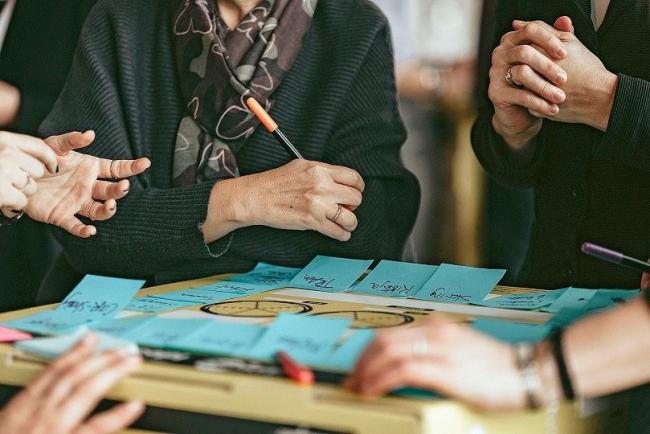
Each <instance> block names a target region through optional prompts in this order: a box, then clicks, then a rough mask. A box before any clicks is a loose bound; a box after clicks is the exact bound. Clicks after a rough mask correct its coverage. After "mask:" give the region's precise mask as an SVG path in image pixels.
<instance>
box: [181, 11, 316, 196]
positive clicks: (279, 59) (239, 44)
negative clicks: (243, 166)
mask: <svg viewBox="0 0 650 434" xmlns="http://www.w3.org/2000/svg"><path fill="white" fill-rule="evenodd" d="M216 1H217V0H182V1H181V4H180V7H179V9H178V12H177V13H176V15H175V16H174V23H173V28H174V35H175V51H176V66H177V69H178V75H179V80H180V87H181V92H182V95H183V98H184V100H185V101H186V102H187V115H186V116H185V117H184V118H183V119H182V120H181V123H180V125H179V127H178V134H177V137H176V148H175V153H174V168H173V177H174V185H176V186H182V185H191V184H196V183H200V182H203V181H206V180H210V179H223V178H233V177H237V176H239V169H238V167H237V159H236V158H235V155H236V153H237V152H238V151H239V150H240V149H241V148H242V146H243V145H244V144H245V142H246V139H247V138H248V137H250V135H251V134H252V133H253V131H255V129H256V128H257V126H258V124H259V122H258V121H257V119H256V118H255V116H253V115H252V114H251V113H250V112H249V110H248V108H247V107H246V104H245V100H246V98H248V97H249V96H253V97H255V98H256V99H257V100H258V101H259V102H260V104H262V106H263V107H265V108H266V109H267V110H268V109H270V107H271V99H270V98H271V95H272V94H273V92H274V91H275V90H276V89H277V88H278V86H279V85H280V82H281V81H282V77H283V76H284V74H285V73H286V72H287V71H288V70H289V69H290V68H291V65H292V64H293V62H294V60H295V58H296V57H297V56H298V52H299V51H300V49H301V47H302V40H303V38H304V36H305V34H306V33H307V31H308V30H309V27H310V25H311V20H312V17H313V15H314V10H315V8H316V4H317V2H318V0H261V1H260V2H259V4H258V5H257V6H256V7H255V8H254V9H253V10H252V11H251V12H250V13H249V14H248V15H247V16H246V17H244V19H243V20H242V21H241V22H240V23H239V25H238V26H237V28H236V29H234V30H233V31H230V29H228V27H227V26H226V24H225V22H224V21H223V19H222V18H221V16H220V14H219V8H218V7H217V6H216Z"/></svg>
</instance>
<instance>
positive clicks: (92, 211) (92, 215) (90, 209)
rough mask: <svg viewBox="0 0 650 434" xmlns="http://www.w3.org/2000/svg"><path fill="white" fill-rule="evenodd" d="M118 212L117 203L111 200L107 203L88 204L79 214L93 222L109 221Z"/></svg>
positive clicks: (94, 202)
mask: <svg viewBox="0 0 650 434" xmlns="http://www.w3.org/2000/svg"><path fill="white" fill-rule="evenodd" d="M116 212H117V203H116V202H115V200H114V199H109V200H107V201H106V202H104V203H102V202H96V201H92V202H87V203H86V204H85V205H84V206H83V207H82V208H81V211H80V212H79V215H82V216H84V217H88V218H89V219H91V220H93V221H95V220H96V221H104V220H108V219H110V218H111V217H113V216H114V215H115V213H116Z"/></svg>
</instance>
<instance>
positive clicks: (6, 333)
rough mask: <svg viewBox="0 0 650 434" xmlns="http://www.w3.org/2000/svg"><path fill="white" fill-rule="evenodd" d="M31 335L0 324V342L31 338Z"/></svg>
mask: <svg viewBox="0 0 650 434" xmlns="http://www.w3.org/2000/svg"><path fill="white" fill-rule="evenodd" d="M31 338H32V335H30V334H29V333H24V332H21V331H18V330H14V329H9V328H7V327H2V326H0V342H5V343H6V342H16V341H26V340H28V339H31Z"/></svg>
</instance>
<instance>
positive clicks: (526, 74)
mask: <svg viewBox="0 0 650 434" xmlns="http://www.w3.org/2000/svg"><path fill="white" fill-rule="evenodd" d="M511 73H512V78H513V80H514V81H515V82H516V83H519V84H521V85H522V86H524V87H525V88H526V89H528V90H530V91H532V92H534V93H536V94H537V95H539V96H541V97H542V98H544V99H545V100H546V101H548V102H550V103H554V104H562V103H563V102H564V101H565V100H566V94H565V93H564V91H562V89H560V88H558V87H555V86H553V85H552V84H551V83H549V82H548V81H546V80H545V79H544V78H543V77H541V76H540V75H539V74H538V73H537V72H535V71H534V70H533V68H531V67H530V66H528V65H515V66H513V67H512V68H511Z"/></svg>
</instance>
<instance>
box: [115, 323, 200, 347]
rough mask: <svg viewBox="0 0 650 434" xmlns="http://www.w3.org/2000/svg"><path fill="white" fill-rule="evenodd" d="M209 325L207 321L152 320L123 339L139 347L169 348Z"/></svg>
mask: <svg viewBox="0 0 650 434" xmlns="http://www.w3.org/2000/svg"><path fill="white" fill-rule="evenodd" d="M211 323H212V321H211V320H209V319H176V318H154V319H152V320H151V321H148V322H147V323H145V324H144V325H143V326H141V327H138V328H137V329H135V330H134V331H133V332H131V333H128V334H126V335H125V337H126V338H127V339H131V340H133V341H135V342H137V343H138V344H140V345H145V346H148V347H156V348H169V347H173V346H174V345H176V344H177V343H178V342H181V341H182V340H183V339H186V338H187V337H189V336H191V335H192V334H194V333H198V332H199V331H200V330H201V329H203V328H204V327H208V326H209V325H210V324H211Z"/></svg>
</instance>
